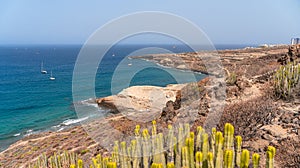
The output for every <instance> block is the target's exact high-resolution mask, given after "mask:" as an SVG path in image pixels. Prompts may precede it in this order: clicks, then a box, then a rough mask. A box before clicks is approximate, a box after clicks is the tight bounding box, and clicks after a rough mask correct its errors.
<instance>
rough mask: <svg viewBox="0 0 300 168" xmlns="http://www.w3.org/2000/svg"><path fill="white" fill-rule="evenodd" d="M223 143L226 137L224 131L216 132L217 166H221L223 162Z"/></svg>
mask: <svg viewBox="0 0 300 168" xmlns="http://www.w3.org/2000/svg"><path fill="white" fill-rule="evenodd" d="M223 144H224V138H223V134H222V132H219V131H218V132H217V133H216V147H215V148H216V154H215V157H216V158H215V165H216V167H221V166H222V165H223V164H222V163H223Z"/></svg>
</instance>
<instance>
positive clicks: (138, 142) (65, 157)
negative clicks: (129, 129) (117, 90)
mask: <svg viewBox="0 0 300 168" xmlns="http://www.w3.org/2000/svg"><path fill="white" fill-rule="evenodd" d="M134 133H135V139H133V140H132V141H131V142H130V144H126V142H120V143H119V142H115V146H114V148H113V152H112V153H111V156H110V157H102V156H101V155H100V154H98V155H97V156H96V157H94V158H92V159H91V162H90V167H91V168H100V167H101V168H106V167H107V168H116V167H121V168H139V167H144V168H148V167H151V168H175V167H176V168H181V167H189V168H221V167H226V168H233V167H235V166H238V167H241V168H248V167H249V165H250V152H249V151H248V150H246V149H244V150H242V137H241V136H236V137H234V127H233V126H232V125H231V124H229V123H226V124H225V126H224V135H223V133H222V132H220V131H217V130H216V129H215V128H213V129H212V131H211V134H210V135H209V134H208V133H207V132H206V131H205V130H204V129H203V128H202V127H201V126H198V127H197V131H196V133H194V132H191V131H190V125H189V124H184V125H180V126H179V128H178V130H174V129H173V127H172V126H171V125H169V126H168V133H167V134H166V135H164V134H163V133H157V128H156V122H155V121H153V125H152V131H151V134H152V136H150V134H149V131H148V129H143V130H142V131H141V129H140V126H139V125H137V126H136V128H135V130H134ZM175 133H177V136H176V135H175ZM266 156H267V158H266V167H268V168H273V167H274V156H275V148H274V147H272V146H269V147H268V150H267V151H266ZM259 162H260V156H259V154H257V153H253V155H252V164H253V167H259ZM30 167H51V168H58V167H59V168H65V167H71V168H82V167H84V164H83V161H82V160H81V159H79V158H78V156H77V155H76V154H74V153H69V152H64V153H61V154H54V155H53V156H51V157H50V158H47V157H46V155H45V154H43V155H42V156H41V157H39V158H38V160H37V161H36V162H35V163H34V164H32V165H31V166H30Z"/></svg>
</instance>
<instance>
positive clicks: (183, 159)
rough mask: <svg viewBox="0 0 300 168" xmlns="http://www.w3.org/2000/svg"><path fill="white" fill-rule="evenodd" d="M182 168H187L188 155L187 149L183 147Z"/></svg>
mask: <svg viewBox="0 0 300 168" xmlns="http://www.w3.org/2000/svg"><path fill="white" fill-rule="evenodd" d="M181 157H182V167H189V165H190V164H189V153H188V147H187V146H184V147H182V156H181Z"/></svg>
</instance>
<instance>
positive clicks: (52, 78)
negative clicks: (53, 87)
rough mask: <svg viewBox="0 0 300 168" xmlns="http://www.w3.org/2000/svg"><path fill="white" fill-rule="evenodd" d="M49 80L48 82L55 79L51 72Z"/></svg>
mask: <svg viewBox="0 0 300 168" xmlns="http://www.w3.org/2000/svg"><path fill="white" fill-rule="evenodd" d="M49 79H50V80H55V77H53V75H52V71H51V76H50V78H49Z"/></svg>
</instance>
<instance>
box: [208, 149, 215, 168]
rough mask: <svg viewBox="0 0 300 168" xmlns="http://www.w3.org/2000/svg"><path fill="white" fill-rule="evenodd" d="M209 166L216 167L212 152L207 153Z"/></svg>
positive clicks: (209, 167) (210, 167)
mask: <svg viewBox="0 0 300 168" xmlns="http://www.w3.org/2000/svg"><path fill="white" fill-rule="evenodd" d="M207 167H208V168H214V167H215V166H214V155H213V153H211V152H208V153H207Z"/></svg>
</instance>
